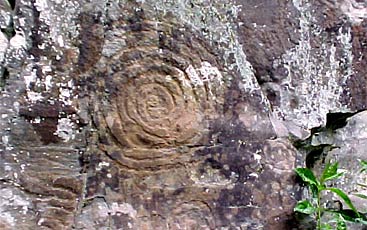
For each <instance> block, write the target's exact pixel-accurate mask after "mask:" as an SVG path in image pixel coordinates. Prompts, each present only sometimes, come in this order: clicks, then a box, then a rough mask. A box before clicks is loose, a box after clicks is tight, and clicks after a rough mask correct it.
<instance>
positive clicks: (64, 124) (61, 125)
mask: <svg viewBox="0 0 367 230" xmlns="http://www.w3.org/2000/svg"><path fill="white" fill-rule="evenodd" d="M55 135H57V136H58V137H60V138H61V139H62V140H64V141H65V142H67V141H70V140H72V139H74V137H75V131H74V123H73V121H72V120H71V119H70V118H60V119H59V120H58V122H57V130H56V132H55Z"/></svg>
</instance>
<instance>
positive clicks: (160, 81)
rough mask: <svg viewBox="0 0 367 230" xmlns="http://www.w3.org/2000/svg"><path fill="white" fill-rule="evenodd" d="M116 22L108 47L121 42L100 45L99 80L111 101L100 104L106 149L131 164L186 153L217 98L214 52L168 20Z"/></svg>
mask: <svg viewBox="0 0 367 230" xmlns="http://www.w3.org/2000/svg"><path fill="white" fill-rule="evenodd" d="M115 27H116V28H114V30H112V32H111V33H110V35H111V37H110V38H108V39H109V40H108V41H107V42H106V47H107V48H108V47H110V46H113V45H114V42H115V41H119V42H120V46H121V49H120V50H119V51H118V52H115V53H113V52H114V51H113V50H112V53H111V52H109V51H104V53H105V54H106V56H111V57H110V58H109V61H108V64H107V66H108V67H107V68H108V71H107V72H108V74H107V76H106V80H105V87H106V88H107V91H108V92H110V96H109V103H110V104H111V106H108V107H107V108H106V109H104V110H105V111H104V118H105V120H106V124H107V126H108V128H109V130H110V133H111V136H113V140H114V147H113V148H111V147H110V148H109V152H110V154H111V156H113V157H114V158H115V159H116V160H118V161H119V162H120V163H121V164H123V165H126V166H127V167H129V168H137V169H139V168H143V169H152V168H162V167H165V166H166V165H175V164H177V163H182V162H183V161H186V160H189V158H190V152H191V150H190V149H192V148H193V147H195V146H199V145H203V144H205V141H204V139H205V138H204V137H205V135H206V132H207V130H208V121H209V120H210V119H212V118H214V117H215V114H216V113H217V112H216V110H217V109H218V108H219V107H220V106H221V104H222V100H223V81H224V80H223V73H222V71H220V68H218V60H217V57H216V56H215V53H214V52H211V51H209V50H210V49H209V48H208V47H209V45H208V44H206V43H204V42H203V41H201V40H200V39H199V38H197V37H195V34H193V33H192V32H187V31H188V30H187V28H182V27H178V26H176V25H172V23H170V24H168V23H164V22H153V21H149V20H146V19H140V20H137V22H135V23H131V22H130V23H129V20H127V22H126V21H122V22H121V21H120V24H117V23H116V25H115ZM121 43H122V44H123V45H121ZM112 54H113V55H112ZM182 149H184V150H182Z"/></svg>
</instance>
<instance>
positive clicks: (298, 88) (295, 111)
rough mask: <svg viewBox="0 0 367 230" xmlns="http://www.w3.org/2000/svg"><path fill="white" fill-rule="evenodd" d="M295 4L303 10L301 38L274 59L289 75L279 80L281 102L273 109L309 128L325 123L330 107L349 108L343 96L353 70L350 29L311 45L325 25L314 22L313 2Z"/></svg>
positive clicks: (305, 0) (299, 0) (300, 0)
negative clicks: (321, 26)
mask: <svg viewBox="0 0 367 230" xmlns="http://www.w3.org/2000/svg"><path fill="white" fill-rule="evenodd" d="M293 4H294V5H295V7H296V8H297V9H298V11H299V12H300V18H299V20H300V21H299V22H300V30H299V34H300V40H299V42H298V45H297V46H295V47H294V48H292V49H291V50H289V51H288V52H287V53H286V54H284V55H283V57H282V58H281V61H279V63H277V62H274V67H275V68H278V67H279V66H282V67H284V68H286V69H287V70H288V76H287V77H286V78H285V79H283V80H282V82H281V83H280V86H281V87H280V103H279V104H280V105H279V107H275V108H274V111H275V115H276V116H277V119H279V120H282V119H284V120H286V121H294V122H295V124H296V125H297V126H299V127H300V128H305V129H310V128H313V127H317V126H320V125H325V123H326V114H327V113H329V112H330V111H334V110H339V111H340V110H347V109H346V108H345V107H343V105H341V103H340V99H341V96H342V93H343V88H342V87H343V84H344V83H345V82H346V81H347V79H348V78H349V77H350V76H351V75H352V73H353V69H352V62H353V55H352V50H351V49H352V45H351V33H350V30H346V31H345V32H343V31H342V30H339V34H338V36H337V38H336V39H334V41H333V42H324V43H323V44H322V45H321V47H320V48H318V49H317V48H314V47H312V45H311V39H312V37H313V36H317V35H319V34H320V33H321V31H322V28H318V27H317V26H315V25H316V21H315V19H314V18H313V16H312V11H311V3H309V1H308V0H293ZM335 44H338V45H339V46H341V47H342V48H343V51H342V52H343V55H342V56H337V54H336V45H335Z"/></svg>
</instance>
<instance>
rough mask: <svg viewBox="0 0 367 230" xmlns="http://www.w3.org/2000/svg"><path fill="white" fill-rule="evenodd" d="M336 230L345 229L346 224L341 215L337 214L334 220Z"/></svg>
mask: <svg viewBox="0 0 367 230" xmlns="http://www.w3.org/2000/svg"><path fill="white" fill-rule="evenodd" d="M336 230H347V225H346V224H345V220H344V218H343V216H342V215H340V214H339V215H338V217H337V222H336Z"/></svg>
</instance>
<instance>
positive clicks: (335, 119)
mask: <svg viewBox="0 0 367 230" xmlns="http://www.w3.org/2000/svg"><path fill="white" fill-rule="evenodd" d="M362 111H363V110H362ZM362 111H357V112H352V113H339V112H338V113H328V114H327V115H326V125H325V126H322V127H315V128H313V129H311V136H310V137H309V138H307V139H305V140H298V141H294V142H293V145H294V146H295V147H296V148H297V149H298V150H300V151H301V152H303V153H305V154H306V158H305V159H306V160H305V162H306V167H308V168H313V167H314V164H315V162H316V161H318V160H322V162H323V163H324V160H325V157H326V155H327V152H329V151H331V150H332V149H334V148H338V146H333V145H329V144H321V145H317V146H315V145H311V141H312V138H313V137H314V136H316V135H318V133H321V132H324V133H333V132H334V131H335V130H337V129H340V128H343V127H344V126H346V125H347V119H348V118H349V117H352V116H354V115H355V114H357V113H359V112H362Z"/></svg>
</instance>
